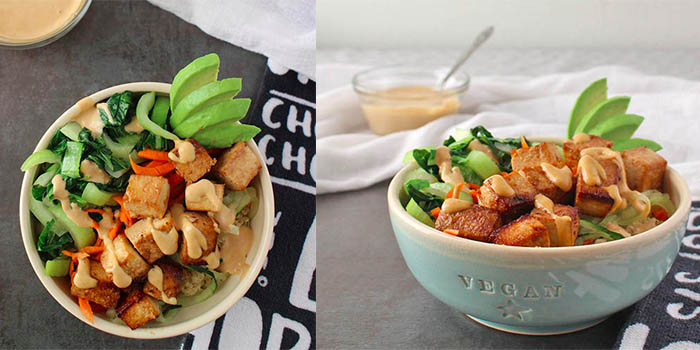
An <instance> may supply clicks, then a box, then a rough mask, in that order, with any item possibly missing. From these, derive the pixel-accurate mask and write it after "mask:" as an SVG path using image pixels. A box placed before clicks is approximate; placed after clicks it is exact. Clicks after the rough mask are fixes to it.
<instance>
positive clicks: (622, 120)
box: [588, 114, 644, 141]
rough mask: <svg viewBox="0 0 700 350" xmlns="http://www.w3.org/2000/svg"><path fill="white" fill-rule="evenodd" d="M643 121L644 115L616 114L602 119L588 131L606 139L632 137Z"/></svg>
mask: <svg viewBox="0 0 700 350" xmlns="http://www.w3.org/2000/svg"><path fill="white" fill-rule="evenodd" d="M643 121H644V117H642V116H639V115H636V114H618V115H614V116H612V117H610V118H608V119H605V120H603V121H602V122H600V123H599V124H598V125H596V126H594V127H593V128H592V129H591V130H590V131H588V133H589V134H591V135H596V136H600V137H602V138H604V139H607V140H613V141H614V140H626V139H629V138H630V137H632V135H633V134H634V132H635V131H637V128H639V125H640V124H642V122H643Z"/></svg>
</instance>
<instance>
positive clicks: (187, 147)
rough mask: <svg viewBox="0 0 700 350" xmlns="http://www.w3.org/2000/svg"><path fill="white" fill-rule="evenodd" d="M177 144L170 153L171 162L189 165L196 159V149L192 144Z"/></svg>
mask: <svg viewBox="0 0 700 350" xmlns="http://www.w3.org/2000/svg"><path fill="white" fill-rule="evenodd" d="M175 143H176V144H175V147H174V148H173V149H172V150H171V151H170V152H168V158H170V160H172V161H173V162H177V163H189V162H191V161H193V160H194V159H195V149H194V145H193V144H192V143H191V142H189V141H177V142H175ZM175 152H177V154H175Z"/></svg>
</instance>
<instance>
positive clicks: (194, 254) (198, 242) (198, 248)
mask: <svg viewBox="0 0 700 350" xmlns="http://www.w3.org/2000/svg"><path fill="white" fill-rule="evenodd" d="M170 211H171V213H172V214H173V223H174V225H175V228H177V229H178V230H180V231H182V234H183V236H184V237H185V240H186V241H187V256H189V257H190V258H192V259H199V258H200V257H201V256H202V252H203V251H204V250H207V249H208V245H207V239H206V237H204V234H203V233H202V231H200V230H199V229H197V228H196V227H195V226H194V224H193V223H192V222H191V221H189V220H188V219H187V218H186V217H185V215H184V214H185V208H184V207H183V206H182V204H175V205H173V206H172V208H170Z"/></svg>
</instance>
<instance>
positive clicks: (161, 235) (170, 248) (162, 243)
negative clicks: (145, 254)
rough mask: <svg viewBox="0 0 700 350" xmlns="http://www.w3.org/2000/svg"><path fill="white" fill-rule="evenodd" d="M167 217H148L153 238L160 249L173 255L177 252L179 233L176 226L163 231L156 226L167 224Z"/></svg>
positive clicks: (166, 253)
mask: <svg viewBox="0 0 700 350" xmlns="http://www.w3.org/2000/svg"><path fill="white" fill-rule="evenodd" d="M165 220H167V219H153V218H151V217H149V218H148V221H147V222H148V224H149V226H150V228H151V234H152V235H153V240H154V241H155V242H156V245H157V246H158V249H160V251H161V252H163V254H165V255H172V254H175V253H176V252H177V239H178V234H177V230H176V229H175V227H171V228H170V231H167V232H166V231H161V230H159V229H157V228H156V226H157V227H163V226H165V223H164V222H163V221H165Z"/></svg>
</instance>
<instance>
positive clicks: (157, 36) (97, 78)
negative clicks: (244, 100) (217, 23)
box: [0, 0, 266, 349]
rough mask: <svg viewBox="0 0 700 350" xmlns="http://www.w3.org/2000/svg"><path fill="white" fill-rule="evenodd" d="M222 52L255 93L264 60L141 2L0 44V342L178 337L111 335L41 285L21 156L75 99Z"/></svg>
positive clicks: (164, 75)
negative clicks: (24, 209)
mask: <svg viewBox="0 0 700 350" xmlns="http://www.w3.org/2000/svg"><path fill="white" fill-rule="evenodd" d="M209 52H217V53H218V54H219V56H220V57H221V62H222V65H221V75H222V76H240V77H243V79H244V84H243V91H242V92H241V95H242V96H254V95H255V93H256V92H257V91H256V88H257V86H258V85H259V84H260V81H261V79H262V75H263V73H264V70H265V62H266V59H265V57H263V56H260V55H258V54H254V53H251V52H248V51H245V50H243V49H240V48H237V47H235V46H233V45H230V44H228V43H225V42H223V41H220V40H217V39H214V38H212V37H210V36H208V35H206V34H205V33H204V32H202V31H201V30H199V29H198V28H197V27H195V26H193V25H190V24H188V23H186V22H184V21H182V20H180V19H179V18H177V17H176V16H174V15H172V14H170V13H168V12H166V11H163V10H161V9H159V8H157V7H155V6H152V5H150V4H148V3H146V2H145V1H126V0H123V1H117V0H110V1H100V0H96V1H94V2H93V4H92V6H91V8H90V9H89V10H88V12H87V14H86V15H85V18H83V20H82V21H81V22H80V23H79V24H78V25H77V26H76V27H75V28H74V29H73V30H72V31H71V32H70V33H68V34H67V35H66V36H65V37H63V38H62V39H60V40H59V41H57V42H55V43H53V44H51V45H49V46H46V47H43V48H39V49H34V50H28V51H11V50H1V49H0V106H2V108H0V150H1V152H0V179H2V185H0V255H1V256H2V257H3V258H4V263H3V264H0V301H1V302H0V348H3V349H4V348H71V349H77V348H111V349H124V348H175V347H177V346H179V343H180V341H181V337H174V338H169V339H162V340H156V341H142V340H131V339H124V338H119V337H116V336H112V335H109V334H106V333H103V332H101V331H99V330H96V329H94V328H91V327H89V326H87V325H85V324H84V323H82V322H81V321H79V320H77V319H76V318H74V317H73V316H72V315H71V314H69V313H68V312H67V311H65V310H63V308H62V307H61V306H60V305H59V304H58V303H57V302H56V301H54V299H53V298H52V297H51V296H50V295H49V294H48V293H47V292H46V291H45V290H44V287H43V286H42V285H41V283H40V282H39V280H38V279H37V278H36V276H35V275H34V272H33V270H32V268H31V266H30V265H29V261H28V260H27V257H26V254H25V252H24V248H23V246H22V240H21V237H20V230H19V220H18V216H17V208H18V206H19V199H18V197H19V188H20V183H21V181H22V173H21V172H20V171H19V167H20V164H22V162H23V161H24V159H25V158H26V157H27V156H28V155H29V154H30V153H31V151H32V150H33V149H34V146H35V145H36V142H37V141H39V138H40V137H41V135H42V134H43V133H44V131H45V130H46V128H47V127H48V126H49V125H50V124H51V123H52V122H53V121H54V120H55V119H56V118H57V117H58V116H60V115H61V113H63V111H65V110H66V109H67V108H69V107H70V106H71V105H73V104H74V103H75V102H77V101H78V100H79V99H80V98H81V97H84V96H86V95H89V94H91V93H93V92H95V91H98V90H101V89H104V88H106V87H109V86H113V85H117V84H120V83H126V82H134V81H162V82H169V81H170V80H171V79H172V77H173V75H174V74H175V73H176V72H177V70H179V69H180V68H181V67H183V66H184V65H185V64H187V63H188V62H189V61H191V60H192V59H194V58H196V57H199V56H201V55H204V54H206V53H209Z"/></svg>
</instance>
